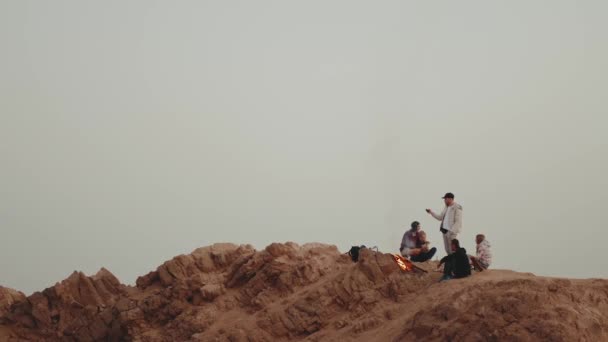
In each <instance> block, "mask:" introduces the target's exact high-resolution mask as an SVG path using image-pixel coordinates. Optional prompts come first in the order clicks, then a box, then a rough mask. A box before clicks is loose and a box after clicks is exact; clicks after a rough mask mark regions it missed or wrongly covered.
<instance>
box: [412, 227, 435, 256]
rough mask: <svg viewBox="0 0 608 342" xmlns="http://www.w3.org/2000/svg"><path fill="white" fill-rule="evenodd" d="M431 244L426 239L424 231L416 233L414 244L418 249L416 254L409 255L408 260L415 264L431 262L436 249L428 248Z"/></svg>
mask: <svg viewBox="0 0 608 342" xmlns="http://www.w3.org/2000/svg"><path fill="white" fill-rule="evenodd" d="M430 245H431V242H430V241H429V240H427V239H426V233H425V232H424V230H421V231H419V232H418V240H417V242H416V248H418V249H420V252H419V253H418V254H411V257H410V260H411V261H415V262H425V261H427V260H431V259H432V258H433V256H434V255H435V253H436V252H437V248H435V247H433V248H430Z"/></svg>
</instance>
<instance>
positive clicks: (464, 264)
mask: <svg viewBox="0 0 608 342" xmlns="http://www.w3.org/2000/svg"><path fill="white" fill-rule="evenodd" d="M451 249H452V254H449V255H447V256H445V257H443V258H442V259H441V261H439V265H438V266H437V268H439V267H441V265H444V264H445V265H444V267H443V277H442V278H441V280H442V281H444V280H449V279H452V278H465V277H468V276H470V275H471V264H469V256H468V255H467V250H466V249H464V248H462V247H460V242H459V241H458V240H457V239H454V240H452V243H451Z"/></svg>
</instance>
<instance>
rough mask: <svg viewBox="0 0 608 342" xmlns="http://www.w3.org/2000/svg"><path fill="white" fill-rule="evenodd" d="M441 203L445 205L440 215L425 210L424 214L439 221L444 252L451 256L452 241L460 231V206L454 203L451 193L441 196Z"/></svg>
mask: <svg viewBox="0 0 608 342" xmlns="http://www.w3.org/2000/svg"><path fill="white" fill-rule="evenodd" d="M443 202H444V203H445V208H444V209H443V211H442V212H441V214H436V213H435V212H434V211H432V210H431V209H426V212H427V213H429V214H431V216H433V217H434V218H436V219H437V220H438V221H441V226H439V230H440V231H441V233H442V234H443V244H444V246H445V252H446V253H447V254H452V240H454V239H456V236H457V235H458V233H460V230H461V229H462V206H461V205H460V204H458V203H456V202H454V194H453V193H451V192H448V193H447V194H445V196H443Z"/></svg>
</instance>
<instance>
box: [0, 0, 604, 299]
mask: <svg viewBox="0 0 608 342" xmlns="http://www.w3.org/2000/svg"><path fill="white" fill-rule="evenodd" d="M606 10H608V3H606V2H601V1H579V2H571V1H538V2H533V3H530V2H525V3H524V2H522V3H514V2H508V3H489V2H482V1H465V2H458V3H422V2H397V1H380V2H373V3H369V2H360V1H332V2H319V1H308V2H305V3H294V2H280V1H260V2H245V1H236V2H221V3H214V2H198V1H182V2H172V3H169V2H155V1H130V2H119V1H104V2H100V1H98V2H86V3H85V2H80V1H53V2H36V1H0V28H1V29H0V38H1V39H2V42H3V44H2V47H1V49H2V54H1V57H0V72H1V74H2V77H1V78H0V90H1V92H0V154H1V157H2V159H1V160H2V165H1V168H0V169H1V172H2V177H0V187H1V189H2V195H1V196H0V218H1V220H2V221H1V222H0V226H1V229H2V239H0V285H2V286H7V287H12V288H16V289H19V290H22V291H24V292H27V293H31V292H32V291H35V290H42V289H43V288H45V287H48V286H50V285H52V284H54V283H55V282H57V281H60V280H62V279H64V278H65V277H67V276H68V275H69V274H70V273H71V272H72V271H74V270H82V271H84V272H85V273H87V274H93V273H95V272H96V271H97V270H98V269H99V268H101V267H106V268H107V269H109V270H110V271H111V272H113V273H114V274H115V275H116V276H117V277H118V278H119V279H120V280H121V281H122V282H124V283H134V281H135V279H136V277H137V276H139V275H143V274H145V273H147V272H149V271H151V270H153V269H155V268H156V267H157V266H158V265H160V264H161V263H162V262H164V261H165V260H167V259H170V258H171V257H173V256H175V255H178V254H182V253H189V252H190V251H192V250H193V249H194V248H197V247H200V246H205V245H210V244H212V243H215V242H233V243H237V244H238V243H251V244H253V245H254V246H255V247H256V248H259V249H261V248H263V247H264V246H266V245H267V244H269V243H271V242H283V241H294V242H297V243H300V244H303V243H306V242H314V241H316V242H323V243H329V244H336V245H337V246H338V247H339V248H340V249H341V250H342V251H344V252H345V251H346V250H347V249H348V248H349V247H350V246H351V245H359V244H366V245H371V246H373V245H377V246H378V247H379V248H380V250H382V251H384V252H397V248H398V247H399V243H400V240H401V236H402V234H403V232H404V230H405V229H407V227H408V226H409V224H410V222H411V221H414V220H418V221H420V222H421V223H422V226H423V229H425V230H426V231H427V232H428V234H429V239H430V240H431V241H432V243H433V245H434V246H436V247H438V249H439V255H443V254H444V253H443V248H442V246H443V245H442V241H441V234H440V233H439V231H438V222H437V221H435V220H434V219H432V218H431V217H430V216H429V215H427V214H426V213H425V212H424V209H425V208H433V209H434V210H440V209H441V208H442V200H441V196H442V195H443V194H444V193H445V192H448V191H451V192H454V193H455V194H456V201H457V202H459V203H460V204H462V206H463V207H464V229H463V233H462V234H461V235H459V239H460V240H461V241H462V242H463V245H464V247H465V248H467V250H469V251H470V252H474V247H475V246H474V243H473V241H474V237H475V234H477V233H479V232H483V233H485V234H486V235H487V237H488V240H489V241H490V242H491V243H492V245H493V254H494V265H492V266H493V267H494V268H506V269H513V270H516V271H521V272H533V273H535V274H538V275H549V276H563V277H602V278H606V277H608V270H606V268H605V267H603V266H604V261H603V260H604V259H603V257H604V255H602V253H601V251H603V250H604V248H603V241H604V240H606V239H607V238H608V233H607V232H606V226H605V221H606V220H605V218H604V216H605V213H604V212H602V208H603V202H604V201H605V197H606V194H608V184H607V181H606V175H607V173H608V172H607V171H608V153H606V152H607V150H606V147H607V145H608V138H607V135H606V129H607V128H608V116H607V114H608V111H607V110H608V96H607V94H606V89H607V88H606V84H605V83H606V79H607V76H608V62H606V61H608V41H607V40H606V32H608V31H607V30H608V23H607V22H606V20H605V19H604V16H605V15H604V14H605V13H606Z"/></svg>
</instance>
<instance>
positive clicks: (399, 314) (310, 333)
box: [0, 243, 608, 341]
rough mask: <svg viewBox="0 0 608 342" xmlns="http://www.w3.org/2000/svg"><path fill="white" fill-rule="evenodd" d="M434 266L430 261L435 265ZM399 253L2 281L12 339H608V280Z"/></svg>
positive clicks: (271, 251) (249, 257)
mask: <svg viewBox="0 0 608 342" xmlns="http://www.w3.org/2000/svg"><path fill="white" fill-rule="evenodd" d="M433 266H434V265H433V264H432V263H430V264H429V265H428V266H425V265H423V267H425V268H426V269H428V270H432V269H433V268H434V267H433ZM439 277H440V274H439V273H435V272H432V271H430V272H429V273H403V272H401V271H400V270H399V269H398V267H397V266H396V264H395V262H394V260H393V258H392V256H391V255H390V254H383V253H377V252H374V251H371V250H363V251H362V252H361V255H360V261H359V263H352V262H351V261H350V259H349V258H348V257H347V256H344V255H343V254H341V253H340V252H339V251H338V250H337V248H336V247H335V246H327V245H322V244H307V245H304V246H299V245H297V244H294V243H285V244H279V243H275V244H271V245H269V246H268V247H266V248H265V249H264V250H262V251H255V250H254V249H253V248H252V247H251V246H249V245H246V246H237V245H233V244H216V245H213V246H209V247H204V248H199V249H197V250H195V251H193V252H192V253H191V254H188V255H180V256H177V257H175V258H173V259H172V260H169V261H167V262H165V263H163V264H162V265H161V266H159V267H158V268H157V269H156V270H155V271H153V272H150V273H148V274H147V275H145V276H142V277H140V278H138V279H137V286H136V287H128V286H124V285H122V284H120V282H119V281H118V279H116V277H114V276H113V275H112V274H111V273H110V272H109V271H107V270H105V269H101V270H100V271H99V272H98V273H97V274H95V275H94V276H91V277H87V276H85V275H84V274H82V273H80V272H74V273H73V274H72V275H70V276H69V277H68V278H67V279H66V280H64V281H62V282H61V283H58V284H56V285H55V286H53V287H50V288H48V289H46V290H44V291H42V292H36V293H34V294H32V295H31V296H29V297H27V298H26V297H25V296H24V295H23V294H21V293H19V292H17V291H14V290H9V289H6V288H1V287H0V341H5V340H10V339H13V340H15V341H17V340H28V341H36V340H39V341H129V340H134V341H291V340H306V341H355V340H357V341H359V340H361V341H390V340H394V341H413V340H426V341H443V340H446V339H452V340H463V341H468V340H514V341H517V340H522V341H523V340H554V341H569V340H597V341H599V340H606V339H608V328H606V327H607V326H608V281H607V280H572V281H569V280H563V279H550V278H541V277H535V276H533V275H529V274H519V273H515V272H509V271H494V270H490V271H485V272H482V273H480V274H475V275H474V276H472V277H470V278H467V279H463V280H453V281H449V282H446V283H438V282H437V280H438V278H439Z"/></svg>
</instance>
